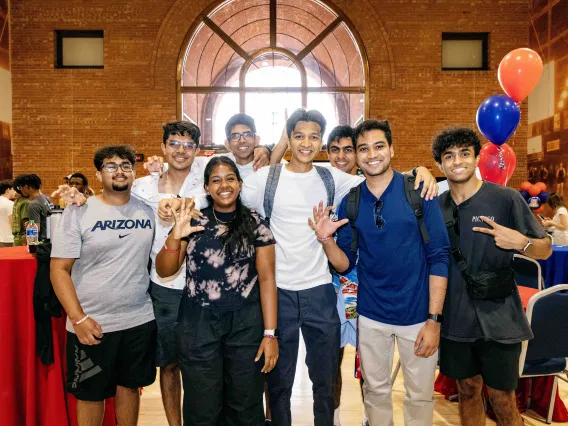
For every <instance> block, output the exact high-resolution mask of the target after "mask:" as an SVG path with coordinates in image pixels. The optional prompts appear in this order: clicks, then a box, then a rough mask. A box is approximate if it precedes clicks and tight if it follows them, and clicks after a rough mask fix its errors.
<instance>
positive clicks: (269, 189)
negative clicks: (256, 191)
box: [264, 163, 282, 223]
mask: <svg viewBox="0 0 568 426" xmlns="http://www.w3.org/2000/svg"><path fill="white" fill-rule="evenodd" d="M281 172H282V163H278V164H273V165H271V166H270V169H269V170H268V179H266V186H265V188H264V219H265V220H266V221H267V222H269V223H270V216H272V207H274V196H275V195H276V188H277V187H278V181H279V180H280V173H281Z"/></svg>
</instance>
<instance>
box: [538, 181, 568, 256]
mask: <svg viewBox="0 0 568 426" xmlns="http://www.w3.org/2000/svg"><path fill="white" fill-rule="evenodd" d="M546 204H547V206H548V207H549V208H550V209H551V213H552V214H551V216H552V219H549V218H547V219H545V220H543V221H542V226H544V227H545V228H549V231H552V240H553V242H554V244H557V245H561V246H568V210H566V204H564V200H563V199H562V196H561V195H560V194H558V193H556V192H553V193H552V194H550V196H549V197H548V198H547V199H546Z"/></svg>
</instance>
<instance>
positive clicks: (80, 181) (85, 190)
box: [69, 172, 95, 198]
mask: <svg viewBox="0 0 568 426" xmlns="http://www.w3.org/2000/svg"><path fill="white" fill-rule="evenodd" d="M69 186H71V187H75V188H77V191H79V192H80V193H81V194H83V195H84V196H85V197H87V198H88V197H92V196H93V195H95V191H93V190H92V189H91V188H90V187H89V180H88V179H87V177H86V176H85V175H84V174H83V173H78V172H77V173H73V174H72V175H71V177H70V178H69Z"/></svg>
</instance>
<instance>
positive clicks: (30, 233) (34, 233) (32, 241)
mask: <svg viewBox="0 0 568 426" xmlns="http://www.w3.org/2000/svg"><path fill="white" fill-rule="evenodd" d="M38 240H39V229H38V227H37V225H36V223H35V221H34V220H30V221H29V222H28V226H26V241H27V244H28V252H30V253H32V252H33V253H35V250H33V251H30V246H37V244H38V243H39V241H38ZM34 248H35V247H34Z"/></svg>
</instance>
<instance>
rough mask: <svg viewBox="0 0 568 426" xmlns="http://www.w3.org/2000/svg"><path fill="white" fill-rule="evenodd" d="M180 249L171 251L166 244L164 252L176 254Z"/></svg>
mask: <svg viewBox="0 0 568 426" xmlns="http://www.w3.org/2000/svg"><path fill="white" fill-rule="evenodd" d="M179 249H180V248H179V247H178V248H177V250H172V249H169V248H168V246H167V245H166V243H165V242H164V250H166V251H167V252H168V253H173V254H175V253H177V252H179Z"/></svg>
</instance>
